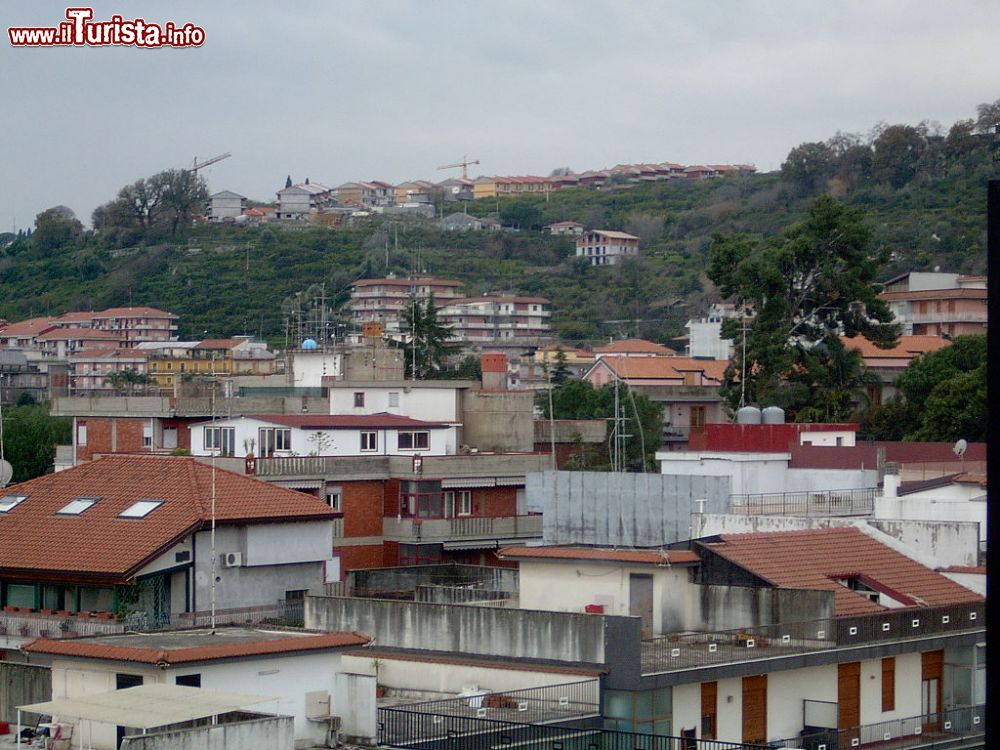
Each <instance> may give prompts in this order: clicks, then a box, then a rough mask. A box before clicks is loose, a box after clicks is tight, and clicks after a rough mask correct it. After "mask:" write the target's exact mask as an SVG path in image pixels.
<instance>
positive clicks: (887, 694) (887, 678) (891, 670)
mask: <svg viewBox="0 0 1000 750" xmlns="http://www.w3.org/2000/svg"><path fill="white" fill-rule="evenodd" d="M895 709H896V657H894V656H888V657H886V658H885V659H883V660H882V710H883V711H894V710H895Z"/></svg>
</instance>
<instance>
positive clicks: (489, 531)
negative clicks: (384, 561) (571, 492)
mask: <svg viewBox="0 0 1000 750" xmlns="http://www.w3.org/2000/svg"><path fill="white" fill-rule="evenodd" d="M382 534H383V536H384V537H385V538H386V539H387V540H392V541H404V540H405V541H410V540H416V539H419V540H421V541H425V542H426V541H449V540H460V539H520V538H534V537H541V535H542V517H541V516H540V515H532V516H500V517H496V518H481V517H458V518H385V519H383V521H382Z"/></svg>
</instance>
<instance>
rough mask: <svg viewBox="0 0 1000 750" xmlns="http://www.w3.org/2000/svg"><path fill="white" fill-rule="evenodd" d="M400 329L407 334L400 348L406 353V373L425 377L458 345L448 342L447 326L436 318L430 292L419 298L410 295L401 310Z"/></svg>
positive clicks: (434, 371) (432, 373)
mask: <svg viewBox="0 0 1000 750" xmlns="http://www.w3.org/2000/svg"><path fill="white" fill-rule="evenodd" d="M401 328H402V330H403V331H405V332H407V334H408V338H407V341H406V344H405V345H404V346H403V349H404V351H405V353H406V377H408V378H412V377H415V378H417V379H420V380H423V379H425V378H429V377H431V376H432V375H434V374H435V373H437V372H438V371H440V370H441V369H442V367H443V366H444V363H445V360H446V359H447V358H448V357H449V356H450V355H452V354H454V353H455V352H456V351H457V349H458V347H457V346H455V345H454V344H449V343H448V340H449V339H451V338H454V335H453V334H452V332H451V330H450V329H449V328H448V327H447V326H444V325H442V324H441V323H439V322H438V318H437V307H436V306H435V305H434V296H433V295H429V296H428V297H427V298H426V299H425V300H424V301H421V300H420V299H419V298H418V297H417V296H416V295H411V296H410V299H409V301H408V302H407V304H406V308H405V309H404V310H403V316H402V326H401Z"/></svg>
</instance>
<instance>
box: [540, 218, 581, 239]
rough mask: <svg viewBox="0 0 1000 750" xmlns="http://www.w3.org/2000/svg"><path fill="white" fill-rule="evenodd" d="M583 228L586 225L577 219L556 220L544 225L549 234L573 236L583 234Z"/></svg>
mask: <svg viewBox="0 0 1000 750" xmlns="http://www.w3.org/2000/svg"><path fill="white" fill-rule="evenodd" d="M585 228H586V227H584V226H583V224H581V223H580V222H578V221H557V222H555V223H554V224H549V225H547V226H546V227H545V229H547V230H548V232H549V234H568V235H571V236H573V237H578V236H580V235H581V234H583V230H584V229H585Z"/></svg>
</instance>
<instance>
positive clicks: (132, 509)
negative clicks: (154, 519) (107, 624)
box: [118, 500, 163, 518]
mask: <svg viewBox="0 0 1000 750" xmlns="http://www.w3.org/2000/svg"><path fill="white" fill-rule="evenodd" d="M161 505H163V501H162V500H137V501H135V502H134V503H132V504H131V505H130V506H129V507H127V508H126V509H125V510H123V511H122V512H121V513H119V514H118V517H119V518H145V517H146V516H148V515H149V514H150V513H152V512H153V511H154V510H156V509H157V508H159V507H160V506H161Z"/></svg>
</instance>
